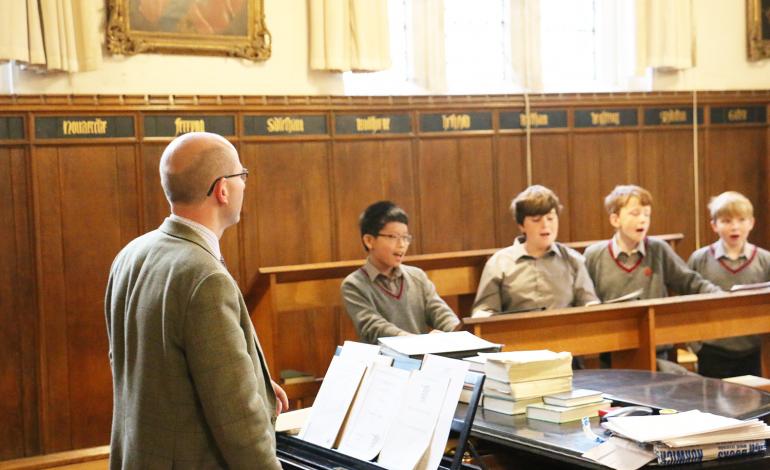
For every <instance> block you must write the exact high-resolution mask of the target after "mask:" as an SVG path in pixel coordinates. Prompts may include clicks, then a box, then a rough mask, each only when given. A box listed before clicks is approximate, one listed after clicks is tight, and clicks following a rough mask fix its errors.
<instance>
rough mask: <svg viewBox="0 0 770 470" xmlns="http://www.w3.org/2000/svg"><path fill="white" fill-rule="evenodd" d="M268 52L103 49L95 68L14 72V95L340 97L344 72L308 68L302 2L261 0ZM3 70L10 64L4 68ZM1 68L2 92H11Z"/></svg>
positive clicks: (305, 8) (304, 7)
mask: <svg viewBox="0 0 770 470" xmlns="http://www.w3.org/2000/svg"><path fill="white" fill-rule="evenodd" d="M264 6H265V18H266V23H267V28H268V30H269V31H270V33H271V35H272V41H273V43H272V44H273V45H272V56H271V57H270V59H268V60H267V61H265V62H252V61H248V60H242V59H237V58H230V57H205V56H183V55H161V54H138V55H135V56H126V57H118V56H112V55H109V53H107V52H106V51H105V54H104V64H103V67H102V68H100V69H99V70H95V71H92V72H82V73H76V74H68V73H52V74H46V75H40V74H38V73H36V72H33V71H19V70H18V69H16V70H14V73H15V75H14V80H13V82H14V90H13V92H14V93H18V94H34V93H46V94H69V93H87V94H124V93H125V94H165V95H171V94H190V95H206V94H209V95H211V94H235V95H237V94H245V95H286V94H293V95H297V94H301V95H339V94H342V93H343V88H342V76H341V75H340V74H334V73H328V72H314V71H311V70H310V69H309V67H308V25H307V1H306V0H264ZM4 68H5V69H7V68H8V67H7V66H6V67H4ZM9 92H10V90H9V83H8V80H7V72H6V73H2V70H1V69H0V93H9Z"/></svg>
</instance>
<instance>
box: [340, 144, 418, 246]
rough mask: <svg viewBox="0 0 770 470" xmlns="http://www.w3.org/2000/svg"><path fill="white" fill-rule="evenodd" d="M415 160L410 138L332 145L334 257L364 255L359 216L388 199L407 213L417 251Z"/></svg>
mask: <svg viewBox="0 0 770 470" xmlns="http://www.w3.org/2000/svg"><path fill="white" fill-rule="evenodd" d="M413 167H414V160H413V158H412V142H411V141H410V140H364V141H361V140H359V141H352V142H351V141H347V142H338V143H336V144H335V145H334V157H333V159H332V178H333V187H334V189H333V194H334V213H335V215H336V222H337V259H340V260H346V259H359V258H363V257H365V256H366V253H365V251H364V249H363V246H362V245H361V234H360V231H359V228H358V217H359V215H360V214H361V212H363V210H364V209H366V207H367V206H368V205H369V204H372V203H373V202H376V201H379V200H383V199H388V200H391V201H393V202H395V203H396V204H398V205H399V206H401V207H402V208H403V209H404V210H405V211H406V212H407V214H409V225H410V230H411V232H412V233H414V234H415V235H416V236H417V238H416V239H415V242H414V243H413V244H412V245H411V246H410V247H409V251H410V253H419V252H420V244H419V236H418V235H419V234H418V228H419V227H420V217H419V213H418V212H417V211H416V208H417V207H416V204H415V201H416V196H415V190H414V183H415V181H414V170H413Z"/></svg>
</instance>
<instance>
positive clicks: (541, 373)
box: [483, 350, 572, 415]
mask: <svg viewBox="0 0 770 470" xmlns="http://www.w3.org/2000/svg"><path fill="white" fill-rule="evenodd" d="M483 356H484V357H485V358H486V362H485V363H484V373H485V374H486V376H487V377H486V380H485V381H484V402H483V403H484V404H483V406H484V409H485V410H490V411H496V412H498V413H504V414H508V415H515V414H521V413H525V412H526V411H527V407H528V406H531V405H536V404H540V403H542V402H543V399H542V397H543V396H544V395H551V394H554V393H560V392H566V391H569V390H572V354H570V353H568V352H559V353H556V352H553V351H548V350H538V351H511V352H502V353H493V354H484V355H483Z"/></svg>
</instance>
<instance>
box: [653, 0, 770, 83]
mask: <svg viewBox="0 0 770 470" xmlns="http://www.w3.org/2000/svg"><path fill="white" fill-rule="evenodd" d="M693 3H694V10H695V11H694V15H695V29H696V31H695V33H696V66H695V67H694V68H692V69H689V70H684V71H681V72H673V73H665V72H657V73H656V74H655V76H654V79H653V82H654V85H653V87H654V88H655V90H693V89H695V90H750V89H767V88H770V59H764V60H761V61H758V62H749V61H748V60H747V59H746V54H747V53H746V48H747V46H746V2H745V1H736V0H731V1H724V0H695V1H694V2H693Z"/></svg>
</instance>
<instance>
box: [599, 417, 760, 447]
mask: <svg viewBox="0 0 770 470" xmlns="http://www.w3.org/2000/svg"><path fill="white" fill-rule="evenodd" d="M745 425H746V423H745V422H744V421H741V420H739V419H735V418H727V417H724V416H719V415H715V414H711V413H703V412H701V411H698V410H691V411H686V412H683V413H677V414H673V415H650V416H624V417H620V418H609V419H608V420H607V422H606V423H604V427H605V428H607V429H609V430H611V431H612V432H614V433H616V434H620V435H622V436H624V437H627V438H629V439H631V440H634V441H637V442H654V441H663V440H666V439H672V438H675V437H682V436H690V435H693V434H701V433H706V432H712V431H719V430H724V429H731V428H736V427H742V426H745Z"/></svg>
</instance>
